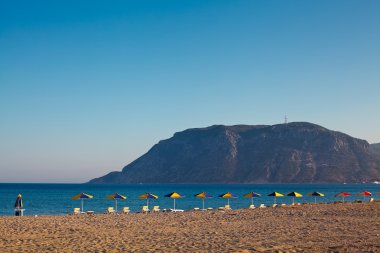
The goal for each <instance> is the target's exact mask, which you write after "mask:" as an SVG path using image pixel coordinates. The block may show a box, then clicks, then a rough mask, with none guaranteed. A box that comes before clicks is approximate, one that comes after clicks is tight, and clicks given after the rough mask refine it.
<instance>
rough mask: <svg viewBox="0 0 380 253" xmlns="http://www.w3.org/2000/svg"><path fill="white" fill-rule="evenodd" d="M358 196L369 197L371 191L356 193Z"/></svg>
mask: <svg viewBox="0 0 380 253" xmlns="http://www.w3.org/2000/svg"><path fill="white" fill-rule="evenodd" d="M358 196H363V200H365V197H371V196H372V193H370V192H369V191H363V192H360V193H358Z"/></svg>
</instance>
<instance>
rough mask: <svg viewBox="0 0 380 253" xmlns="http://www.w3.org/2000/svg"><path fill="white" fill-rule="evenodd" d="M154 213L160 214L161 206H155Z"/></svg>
mask: <svg viewBox="0 0 380 253" xmlns="http://www.w3.org/2000/svg"><path fill="white" fill-rule="evenodd" d="M152 211H153V212H159V211H160V207H159V206H154V207H153V210H152Z"/></svg>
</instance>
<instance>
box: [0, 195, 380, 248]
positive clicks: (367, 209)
mask: <svg viewBox="0 0 380 253" xmlns="http://www.w3.org/2000/svg"><path fill="white" fill-rule="evenodd" d="M0 234H1V235H2V236H1V240H0V251H1V252H12V251H53V252H61V251H65V252H88V251H90V252H96V251H101V250H105V251H107V252H122V251H127V252H135V251H138V252H141V251H143V252H144V251H146V252H153V251H157V252H164V251H165V252H189V251H190V252H194V251H197V252H226V251H234V252H276V251H280V250H281V251H289V252H302V251H307V252H327V251H329V250H330V251H339V252H340V251H346V250H348V251H370V252H371V251H372V252H380V203H379V202H374V203H344V204H313V205H301V206H292V207H290V206H287V207H278V208H270V207H268V208H256V209H252V210H249V209H239V210H231V211H219V210H214V211H205V212H202V211H187V212H183V213H162V212H160V213H149V214H142V213H133V214H119V215H112V214H95V215H43V216H38V217H34V216H24V217H15V216H2V217H0Z"/></svg>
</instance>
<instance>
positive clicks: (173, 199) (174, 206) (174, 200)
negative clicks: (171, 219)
mask: <svg viewBox="0 0 380 253" xmlns="http://www.w3.org/2000/svg"><path fill="white" fill-rule="evenodd" d="M173 200H174V210H175V199H173Z"/></svg>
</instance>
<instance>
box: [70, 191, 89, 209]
mask: <svg viewBox="0 0 380 253" xmlns="http://www.w3.org/2000/svg"><path fill="white" fill-rule="evenodd" d="M92 198H93V196H91V195H89V194H87V193H84V192H81V193H79V194H78V195H75V196H73V197H71V199H80V200H81V204H82V212H83V200H84V199H92Z"/></svg>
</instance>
